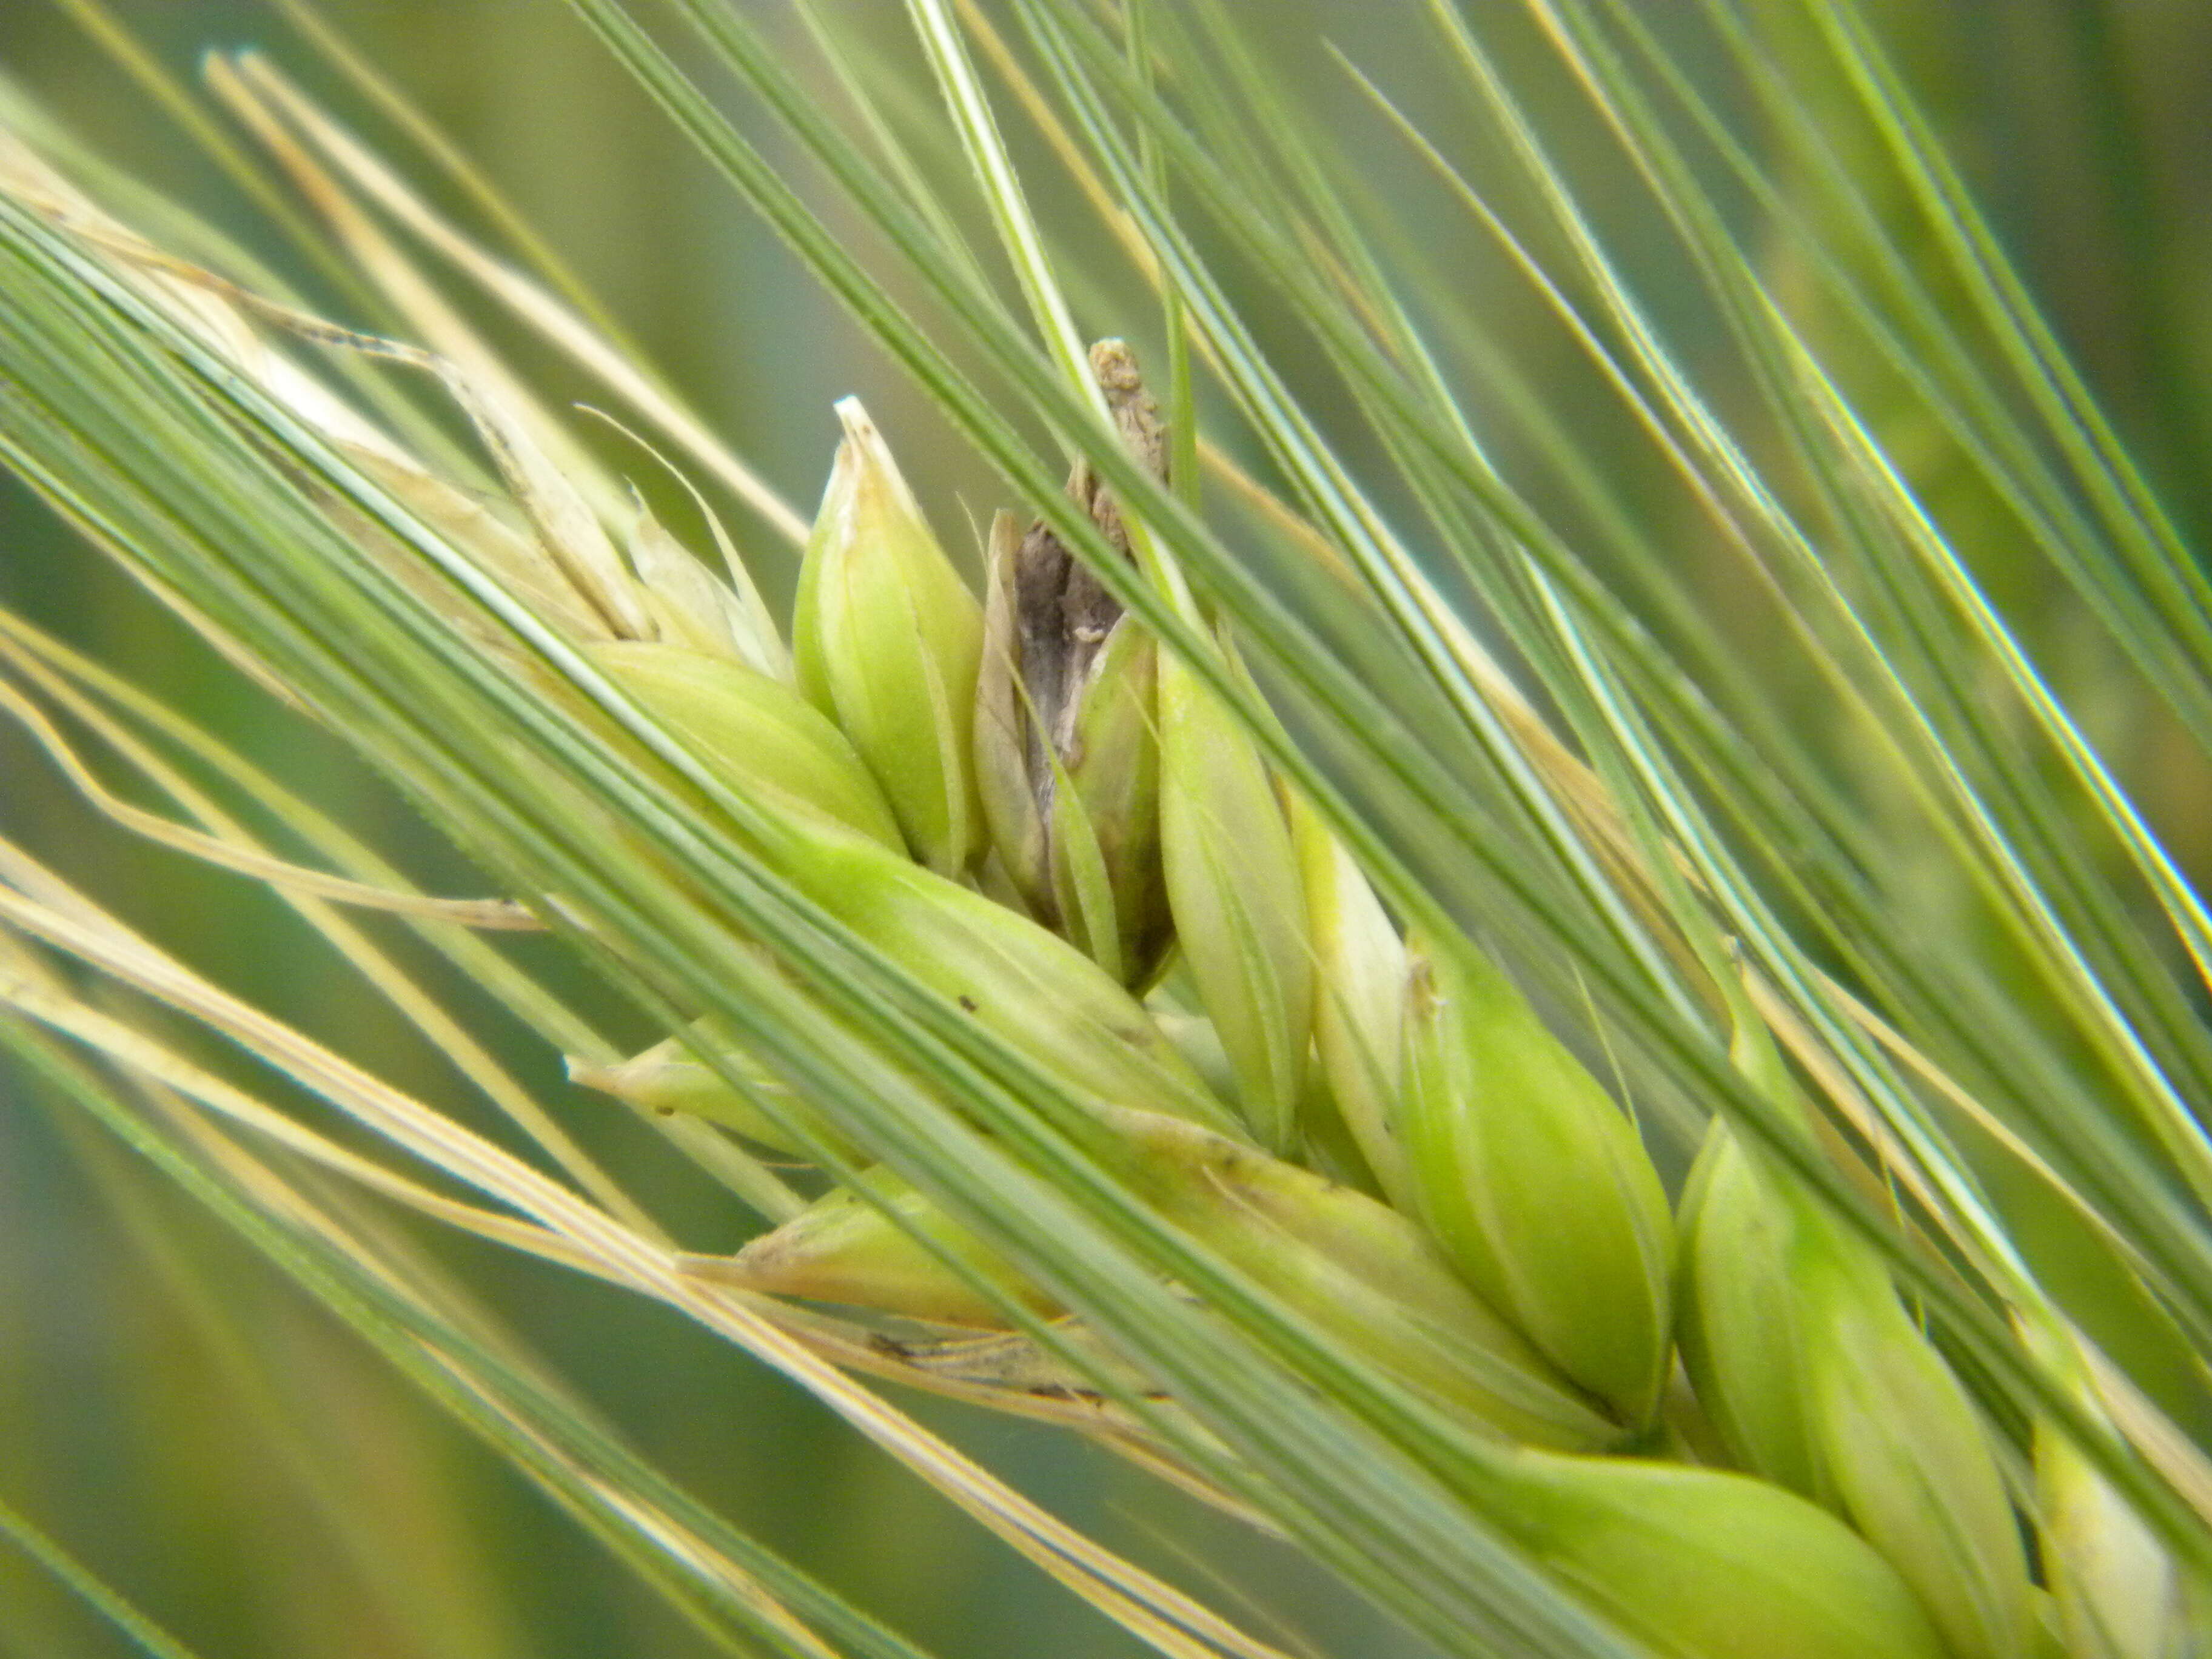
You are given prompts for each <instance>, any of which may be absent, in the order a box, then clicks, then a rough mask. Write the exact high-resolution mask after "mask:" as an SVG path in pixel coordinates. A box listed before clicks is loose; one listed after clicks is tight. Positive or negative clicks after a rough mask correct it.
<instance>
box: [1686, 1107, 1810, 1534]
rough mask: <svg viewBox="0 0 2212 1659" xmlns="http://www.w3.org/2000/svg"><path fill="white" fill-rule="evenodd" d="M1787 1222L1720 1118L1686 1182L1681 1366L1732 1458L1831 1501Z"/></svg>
mask: <svg viewBox="0 0 2212 1659" xmlns="http://www.w3.org/2000/svg"><path fill="white" fill-rule="evenodd" d="M1787 1231H1788V1218H1787V1217H1785V1216H1784V1215H1782V1214H1781V1213H1780V1212H1778V1210H1777V1208H1776V1207H1775V1206H1773V1205H1772V1204H1771V1203H1769V1202H1768V1201H1767V1198H1766V1194H1765V1191H1764V1190H1763V1189H1762V1188H1760V1186H1759V1176H1758V1174H1757V1172H1756V1171H1755V1170H1753V1167H1752V1164H1751V1161H1750V1159H1749V1158H1748V1157H1747V1156H1746V1154H1745V1152H1744V1150H1743V1147H1742V1146H1741V1144H1740V1143H1739V1142H1738V1141H1737V1139H1736V1138H1735V1135H1734V1134H1733V1133H1730V1131H1729V1127H1728V1125H1727V1124H1726V1123H1725V1122H1723V1121H1721V1120H1719V1119H1717V1118H1716V1119H1715V1120H1714V1121H1713V1122H1712V1123H1711V1125H1710V1126H1709V1127H1707V1129H1706V1132H1705V1146H1703V1147H1702V1148H1700V1149H1699V1153H1698V1161H1697V1163H1696V1164H1694V1165H1692V1168H1691V1170H1690V1179H1689V1182H1688V1183H1687V1184H1686V1186H1685V1187H1684V1188H1683V1189H1682V1205H1681V1227H1680V1236H1681V1237H1680V1266H1679V1267H1678V1270H1677V1272H1676V1274H1675V1288H1676V1294H1675V1321H1674V1333H1675V1339H1676V1341H1677V1342H1678V1343H1679V1345H1680V1349H1681V1354H1682V1365H1683V1369H1684V1370H1686V1371H1687V1372H1688V1374H1689V1376H1690V1380H1691V1382H1692V1385H1693V1386H1694V1387H1695V1388H1696V1389H1697V1395H1698V1400H1699V1404H1701V1405H1702V1406H1703V1407H1705V1414H1706V1416H1707V1417H1708V1418H1709V1419H1711V1422H1712V1424H1713V1426H1714V1428H1715V1430H1716V1431H1717V1432H1718V1433H1719V1435H1720V1437H1721V1440H1722V1442H1723V1444H1724V1445H1725V1446H1726V1447H1727V1448H1728V1451H1729V1456H1730V1457H1732V1458H1733V1459H1734V1460H1735V1462H1737V1463H1739V1464H1741V1466H1742V1467H1743V1468H1747V1469H1755V1470H1757V1471H1758V1472H1759V1474H1763V1475H1765V1477H1766V1478H1767V1479H1768V1480H1775V1481H1779V1482H1780V1483H1781V1484H1782V1485H1784V1486H1787V1487H1789V1488H1790V1490H1791V1491H1792V1492H1799V1493H1802V1495H1803V1496H1805V1497H1807V1498H1812V1499H1813V1500H1814V1502H1816V1503H1821V1504H1830V1505H1833V1504H1834V1503H1835V1501H1836V1495H1835V1490H1834V1487H1833V1486H1832V1483H1831V1482H1830V1481H1829V1480H1828V1476H1827V1468H1826V1464H1825V1463H1824V1462H1822V1461H1821V1458H1820V1452H1819V1449H1817V1448H1816V1447H1815V1446H1814V1443H1813V1431H1812V1427H1811V1425H1809V1424H1808V1422H1807V1420H1806V1415H1805V1397H1804V1391H1803V1389H1802V1387H1801V1386H1800V1379H1801V1376H1802V1364H1801V1363H1800V1358H1799V1349H1798V1342H1797V1332H1796V1297H1795V1296H1794V1295H1793V1294H1792V1293H1791V1291H1790V1286H1789V1285H1788V1284H1787V1283H1786V1282H1785V1279H1784V1275H1785V1274H1786V1273H1787V1271H1788V1260H1787V1256H1786V1254H1785V1251H1786V1246H1787V1243H1788V1239H1787Z"/></svg>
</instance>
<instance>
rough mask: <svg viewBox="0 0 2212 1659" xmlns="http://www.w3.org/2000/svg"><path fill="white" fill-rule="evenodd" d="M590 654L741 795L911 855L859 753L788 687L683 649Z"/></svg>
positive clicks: (627, 648) (595, 648)
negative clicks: (813, 815) (798, 810)
mask: <svg viewBox="0 0 2212 1659" xmlns="http://www.w3.org/2000/svg"><path fill="white" fill-rule="evenodd" d="M586 654H587V655H588V656H589V657H590V658H591V659H592V662H593V664H595V665H597V666H598V667H599V669H600V670H601V671H603V672H604V673H605V674H606V676H607V677H608V678H610V679H611V680H613V681H614V682H615V684H617V686H619V687H620V688H621V689H622V690H624V691H626V692H628V693H629V695H630V696H633V697H635V698H636V699H637V700H638V702H641V703H642V704H643V705H644V706H645V708H646V710H647V713H649V714H653V716H654V717H655V718H657V719H659V720H662V721H664V722H665V723H666V724H667V725H668V726H670V727H671V728H672V729H673V730H674V731H675V732H676V733H677V735H678V736H679V737H681V738H684V740H685V741H686V742H687V743H689V744H690V745H691V747H692V748H693V750H695V751H696V753H697V755H698V757H699V758H700V759H701V760H702V761H703V762H705V763H707V764H708V766H710V767H712V768H713V769H714V770H715V771H716V772H717V773H719V774H720V775H721V776H722V778H723V779H724V780H725V781H726V782H727V783H728V784H729V785H730V787H732V789H734V790H736V791H737V792H738V793H741V794H743V795H744V796H746V797H747V798H748V799H756V800H761V799H766V800H769V801H770V802H772V803H774V804H776V805H783V806H788V805H793V804H796V805H801V806H804V807H805V808H808V809H810V810H811V811H814V812H817V813H819V814H820V815H821V816H822V817H824V818H826V819H828V820H829V821H830V822H832V823H839V824H842V825H843V826H844V827H845V828H847V829H855V830H858V831H859V832H860V834H861V835H863V836H866V837H868V839H870V840H871V841H873V842H877V843H878V844H879V845H881V846H884V847H887V848H901V849H903V848H904V846H905V842H904V841H903V840H902V838H901V837H900V835H899V829H898V823H897V821H896V819H895V818H894V817H892V815H891V809H890V803H889V802H888V801H886V800H885V799H884V792H883V791H882V790H881V789H880V788H878V787H877V786H876V781H875V780H874V778H872V776H870V775H869V773H868V769H867V768H866V767H865V766H864V765H862V764H861V763H860V757H859V756H858V755H857V754H855V753H854V750H853V745H852V744H850V743H848V742H847V741H846V739H845V735H844V733H843V732H840V731H839V730H838V729H837V728H836V726H835V725H833V724H832V723H831V722H830V721H829V720H828V719H826V718H825V717H824V716H823V714H821V713H819V712H818V711H817V709H815V708H813V707H812V706H811V704H809V703H808V702H806V700H805V698H803V697H801V696H799V694H798V693H797V692H795V691H793V690H791V689H790V688H789V687H788V686H786V685H784V684H781V683H780V682H778V681H775V680H772V679H770V678H769V677H768V676H767V675H765V674H763V673H759V672H757V671H754V670H752V669H750V668H746V667H744V666H742V665H739V664H738V663H736V662H732V661H730V660H728V659H724V658H720V657H711V656H708V655H707V654H705V653H702V652H698V651H693V650H690V649H687V648H685V647H682V646H674V645H646V644H638V643H634V642H627V641H617V642H612V643H606V644H599V645H592V646H589V647H586Z"/></svg>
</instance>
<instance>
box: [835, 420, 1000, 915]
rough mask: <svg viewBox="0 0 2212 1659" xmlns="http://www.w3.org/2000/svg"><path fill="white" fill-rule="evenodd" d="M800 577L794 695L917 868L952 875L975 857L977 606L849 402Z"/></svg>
mask: <svg viewBox="0 0 2212 1659" xmlns="http://www.w3.org/2000/svg"><path fill="white" fill-rule="evenodd" d="M837 414H838V416H839V418H840V419H842V421H843V422H844V423H845V440H844V441H843V442H842V444H840V445H839V446H838V447H837V459H836V465H834V466H833V467H832V469H831V471H830V474H829V487H828V489H826V490H825V491H824V492H823V497H822V510H821V512H820V513H819V514H818V515H817V517H816V519H815V521H814V533H813V536H812V537H811V538H810V539H809V541H808V542H807V544H806V558H805V563H804V564H803V565H802V566H801V567H800V570H799V600H798V609H797V613H796V615H795V616H794V617H793V623H792V634H793V658H794V662H795V666H796V669H797V672H798V676H799V690H802V691H804V692H805V694H806V696H807V698H808V699H809V700H810V701H811V702H812V703H813V704H814V705H815V707H816V708H819V709H820V710H822V712H823V714H828V715H829V716H830V717H831V718H832V719H833V720H836V722H837V724H838V725H839V726H841V727H842V728H843V730H844V732H845V733H846V735H847V736H848V737H849V738H851V739H852V741H853V746H854V749H856V750H859V752H860V758H861V759H862V760H863V761H864V762H866V764H867V767H868V769H869V770H870V771H872V772H873V773H874V774H875V776H876V779H877V781H878V783H880V784H881V785H882V787H883V791H884V795H885V796H886V797H887V798H888V799H890V804H891V810H892V811H894V812H895V813H896V815H897V817H898V823H899V826H900V828H901V829H902V830H904V831H905V834H906V838H907V842H908V844H909V845H910V846H911V847H912V848H913V849H914V852H915V856H916V857H918V858H920V859H921V860H922V861H923V862H924V863H926V864H927V865H928V866H930V868H931V869H933V870H935V871H937V872H939V874H941V875H957V873H959V872H961V871H962V870H963V869H964V868H966V867H967V866H968V865H969V862H970V861H971V860H973V859H974V858H975V857H976V856H977V855H978V854H980V853H981V850H982V841H983V823H982V812H981V806H980V805H978V803H977V801H976V799H975V769H974V762H973V759H972V753H973V747H974V739H973V726H974V720H975V672H976V666H977V664H978V662H979V661H980V660H981V652H982V644H983V613H982V608H981V605H978V604H977V603H976V600H975V595H974V594H972V593H970V592H969V591H968V589H967V586H965V585H964V584H963V582H962V581H961V580H960V573H959V572H958V571H957V570H955V569H954V568H952V564H951V561H950V560H948V559H947V558H946V557H945V551H944V550H943V549H942V548H941V547H939V545H938V543H937V538H936V537H935V536H933V535H932V534H931V533H930V529H929V526H928V523H927V520H924V519H923V518H922V516H921V508H920V507H919V506H917V505H916V504H915V499H914V495H913V492H912V491H911V490H909V489H908V488H907V484H906V480H905V479H904V478H903V477H901V476H900V475H899V470H898V467H897V465H896V463H895V462H893V461H892V459H891V455H890V449H889V448H888V447H885V445H884V441H883V438H882V435H880V434H878V432H877V430H876V428H875V423H874V422H872V421H871V420H869V418H868V416H867V411H866V410H864V409H862V408H861V407H860V402H859V400H858V399H857V398H845V399H844V400H843V401H842V402H841V403H839V404H838V405H837Z"/></svg>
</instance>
